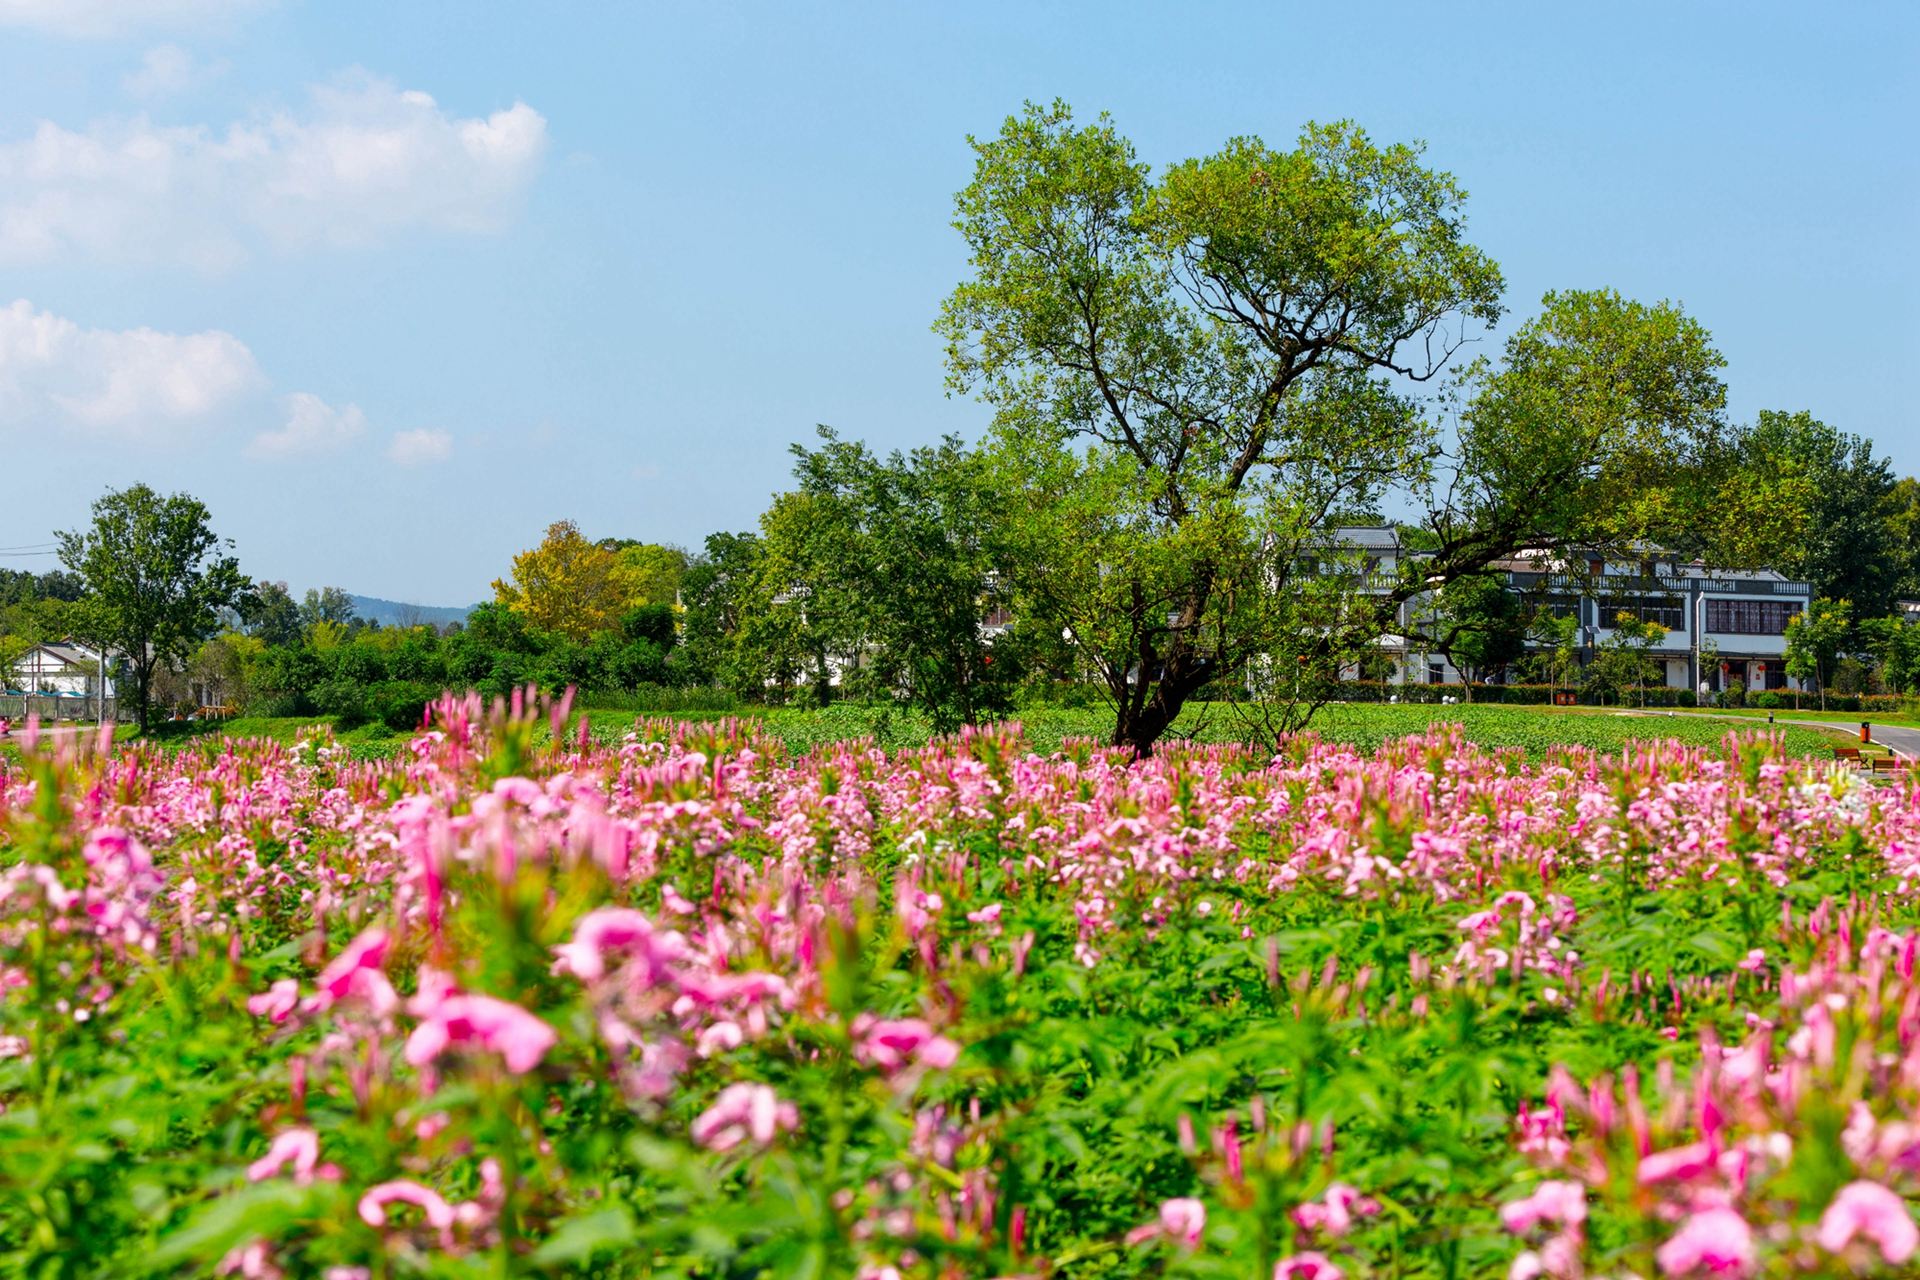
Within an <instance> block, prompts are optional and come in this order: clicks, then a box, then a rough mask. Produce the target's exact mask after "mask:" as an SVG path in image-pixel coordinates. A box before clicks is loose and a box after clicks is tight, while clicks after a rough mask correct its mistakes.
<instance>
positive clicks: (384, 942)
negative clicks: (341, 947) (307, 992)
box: [317, 925, 390, 1008]
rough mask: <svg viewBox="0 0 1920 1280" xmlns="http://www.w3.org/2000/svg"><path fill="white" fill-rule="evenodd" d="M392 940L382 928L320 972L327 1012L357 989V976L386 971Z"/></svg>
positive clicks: (360, 939) (366, 935)
mask: <svg viewBox="0 0 1920 1280" xmlns="http://www.w3.org/2000/svg"><path fill="white" fill-rule="evenodd" d="M389 941H390V939H389V938H388V936H387V931H386V930H385V929H382V928H381V927H380V926H378V925H375V926H374V927H373V928H371V929H368V930H366V931H365V932H363V933H361V935H360V936H359V937H357V938H355V939H354V940H353V941H352V942H349V943H348V944H347V949H346V950H345V951H342V952H341V953H340V954H339V955H337V956H335V957H334V958H333V963H332V964H329V965H328V966H327V967H326V968H324V969H322V970H321V971H320V978H319V982H318V984H317V985H318V986H319V988H320V1005H321V1007H322V1008H325V1007H326V1006H327V1005H330V1004H332V1003H333V1002H334V1001H336V1000H342V999H345V998H346V996H347V994H348V993H349V992H350V991H351V990H352V989H353V979H354V975H355V974H357V973H359V972H360V971H361V970H362V969H372V970H374V971H375V972H379V971H380V970H381V969H383V968H385V967H386V963H387V946H388V943H389Z"/></svg>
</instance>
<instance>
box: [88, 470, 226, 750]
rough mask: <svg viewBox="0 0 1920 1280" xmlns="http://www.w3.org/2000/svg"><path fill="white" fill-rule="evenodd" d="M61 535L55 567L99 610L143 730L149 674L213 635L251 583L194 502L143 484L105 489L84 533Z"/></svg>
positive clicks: (147, 709) (150, 683)
mask: <svg viewBox="0 0 1920 1280" xmlns="http://www.w3.org/2000/svg"><path fill="white" fill-rule="evenodd" d="M57 536H58V538H59V541H60V560H61V563H63V564H64V565H66V567H67V568H68V569H70V570H72V571H73V572H74V573H76V574H78V575H80V577H81V578H82V579H83V580H84V581H85V582H86V584H87V591H88V596H89V598H90V599H91V600H92V601H93V602H94V604H95V605H96V606H97V608H98V609H99V610H100V613H101V617H102V624H101V625H102V629H103V630H104V631H105V633H106V635H105V637H104V638H106V639H109V640H111V641H112V643H113V644H115V645H116V646H118V647H119V648H120V649H121V650H122V651H123V652H124V654H125V662H126V665H127V669H128V670H129V671H130V672H131V673H132V674H133V677H134V684H135V689H136V696H137V699H138V705H139V712H140V727H141V729H142V730H145V729H146V728H147V727H148V725H149V718H150V715H151V708H150V706H149V694H150V692H151V691H152V688H153V673H154V669H155V668H156V667H157V666H158V665H159V664H160V663H162V662H174V661H178V660H181V659H184V658H185V657H186V655H187V654H189V653H190V652H192V650H193V649H194V648H195V647H196V646H198V645H199V644H200V643H201V642H202V641H204V640H206V639H207V638H208V637H210V636H212V635H214V634H215V633H216V632H218V631H219V630H220V625H221V612H222V611H223V610H226V609H230V608H233V607H236V606H237V605H238V604H239V603H240V602H241V601H242V600H243V599H244V597H245V595H246V592H247V588H248V584H247V580H246V579H245V578H244V577H242V576H241V574H240V568H239V565H238V563H237V562H236V561H235V560H234V558H233V556H231V555H229V554H226V552H227V550H228V549H229V548H230V547H231V546H232V543H231V542H229V541H226V540H224V539H222V538H220V537H219V536H217V535H216V534H215V533H214V532H213V527H212V518H211V516H210V515H209V514H208V512H207V508H206V506H205V505H204V504H202V503H201V502H200V500H199V499H197V498H195V497H192V496H191V495H189V494H184V493H176V494H172V495H169V496H166V497H162V496H161V495H160V494H158V493H155V492H154V491H153V490H152V489H150V488H148V487H147V486H146V485H144V484H136V485H133V486H131V487H130V488H126V489H121V490H117V491H109V492H108V493H106V494H105V495H103V496H102V497H101V498H100V499H99V500H98V501H96V502H95V503H94V504H93V523H92V525H91V526H90V527H89V528H87V529H84V530H81V531H78V532H72V533H68V532H62V533H60V534H59V535H57Z"/></svg>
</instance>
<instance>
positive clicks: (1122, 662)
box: [938, 103, 1501, 751]
mask: <svg viewBox="0 0 1920 1280" xmlns="http://www.w3.org/2000/svg"><path fill="white" fill-rule="evenodd" d="M974 149H975V152H976V155H977V162H976V166H975V171H974V178H973V181H972V183H970V184H969V185H968V186H967V188H966V189H965V190H963V191H962V192H960V194H959V195H958V197H957V198H956V202H955V205H956V214H957V217H956V224H955V225H956V226H957V227H958V228H959V229H960V231H961V233H962V235H963V236H964V237H965V238H966V241H967V245H968V249H969V251H970V255H971V257H970V261H971V268H972V274H971V278H970V279H969V280H967V281H965V282H963V283H962V284H960V285H959V286H958V287H957V288H956V289H955V290H954V291H953V293H952V295H951V296H950V297H949V298H948V299H947V301H946V303H945V305H944V307H943V309H942V313H941V319H940V322H939V325H938V328H939V330H940V332H941V334H942V336H943V337H944V338H945V340H946V342H947V360H948V368H949V374H950V384H951V385H952V386H953V388H954V389H955V390H958V391H977V392H978V393H979V394H980V395H981V396H982V397H983V398H984V399H985V400H987V401H988V403H990V404H992V405H993V406H994V408H995V411H996V413H995V428H994V437H993V448H994V451H995V452H996V454H997V455H998V457H999V459H1000V462H1001V465H1002V468H1003V470H1004V474H1005V476H1006V481H1005V483H1003V485H1002V491H1003V492H1004V493H1005V494H1006V495H1007V497H1008V503H1009V507H1010V511H1009V520H1010V524H1011V526H1012V533H1011V537H1012V541H1013V543H1014V545H1015V548H1016V550H1015V552H1014V554H1013V555H1012V556H1010V558H1009V562H1008V564H1007V570H1008V586H1009V587H1010V589H1011V590H1012V593H1013V595H1014V598H1015V612H1016V613H1017V614H1018V615H1019V616H1021V617H1023V618H1028V619H1030V620H1031V621H1032V623H1033V624H1034V630H1035V632H1036V633H1038V634H1044V635H1048V636H1051V635H1058V634H1062V633H1064V634H1065V636H1066V643H1067V644H1068V645H1069V646H1070V647H1071V657H1070V660H1071V661H1073V662H1075V663H1078V664H1080V665H1082V666H1084V667H1085V668H1087V669H1088V670H1090V671H1091V673H1092V674H1093V675H1094V676H1095V677H1096V678H1098V679H1100V680H1102V681H1103V682H1104V683H1105V684H1106V685H1107V686H1108V689H1109V693H1110V696H1111V698H1112V701H1113V703H1114V705H1115V707H1116V709H1117V717H1116V725H1115V728H1114V734H1113V736H1114V740H1115V741H1116V742H1124V743H1127V744H1128V745H1131V746H1133V747H1135V748H1136V749H1137V750H1142V751H1145V750H1150V749H1151V748H1152V746H1153V743H1154V742H1155V741H1156V740H1157V739H1158V738H1159V737H1160V736H1161V735H1162V734H1163V733H1164V732H1166V730H1167V728H1168V726H1170V724H1171V723H1172V721H1173V719H1174V717H1175V716H1176V715H1177V714H1178V712H1179V710H1180V707H1181V706H1182V705H1183V704H1184V702H1185V701H1186V699H1187V698H1189V697H1191V696H1192V695H1193V694H1194V693H1195V692H1196V691H1197V690H1198V689H1200V688H1201V687H1203V686H1204V685H1206V684H1207V683H1208V682H1209V681H1211V680H1213V679H1215V678H1216V677H1217V676H1219V675H1220V674H1222V673H1224V672H1237V671H1238V670H1239V669H1240V668H1241V666H1242V665H1243V664H1244V662H1245V661H1246V660H1247V659H1248V658H1249V657H1250V656H1251V655H1254V654H1261V653H1265V654H1272V653H1276V652H1280V651H1287V652H1285V654H1284V656H1283V657H1282V658H1281V659H1280V662H1281V664H1282V665H1283V666H1284V665H1286V663H1287V662H1289V661H1291V659H1292V658H1293V657H1294V656H1295V654H1294V652H1293V651H1294V650H1306V649H1310V648H1314V647H1315V646H1312V645H1310V644H1303V643H1300V641H1301V639H1302V637H1305V636H1307V635H1308V634H1310V633H1311V632H1312V631H1313V630H1314V629H1315V628H1320V629H1322V630H1324V627H1325V623H1326V618H1325V617H1324V610H1323V609H1322V608H1320V607H1317V606H1318V604H1319V602H1316V607H1312V608H1308V609H1306V610H1296V609H1293V608H1291V607H1288V606H1289V602H1291V601H1292V600H1293V599H1294V598H1295V596H1296V592H1294V591H1293V590H1290V589H1289V588H1288V586H1287V584H1283V583H1276V582H1274V581H1272V578H1273V575H1274V574H1275V572H1276V571H1278V572H1279V573H1281V574H1284V573H1285V568H1284V566H1286V565H1287V564H1289V563H1291V560H1292V553H1293V552H1294V551H1295V550H1297V549H1298V548H1299V547H1300V546H1301V545H1303V544H1305V543H1306V542H1308V541H1310V540H1311V539H1313V538H1314V537H1315V536H1316V534H1315V531H1316V530H1317V529H1318V528H1319V527H1320V526H1321V525H1323V524H1324V523H1325V521H1326V517H1327V516H1328V515H1330V514H1331V513H1333V512H1334V511H1339V510H1351V509H1355V508H1365V507H1369V506H1372V505H1373V504H1374V503H1375V502H1376V501H1377V500H1378V498H1379V497H1380V495H1381V494H1382V493H1383V492H1384V491H1385V490H1386V489H1388V488H1389V487H1391V486H1392V485H1394V484H1397V483H1404V482H1407V481H1409V480H1412V479H1417V478H1418V477H1420V476H1421V475H1423V474H1424V471H1425V468H1426V466H1427V464H1428V462H1429V461H1430V459H1431V457H1432V450H1433V443H1434V436H1433V434H1432V431H1431V429H1430V428H1429V427H1428V426H1427V425H1426V424H1424V423H1422V422H1420V421H1419V420H1418V417H1417V415H1416V414H1415V412H1414V410H1413V407H1412V405H1411V404H1410V403H1409V402H1407V401H1406V400H1405V399H1403V398H1402V397H1401V396H1399V395H1397V394H1396V393H1395V392H1394V391H1393V390H1391V389H1390V388H1389V387H1388V386H1387V385H1386V384H1385V383H1383V382H1381V381H1379V380H1378V379H1376V378H1374V377H1373V376H1372V375H1373V373H1374V372H1375V371H1376V370H1381V369H1385V370H1392V371H1396V372H1403V373H1409V374H1415V375H1422V376H1424V375H1428V374H1431V373H1433V372H1435V371H1436V370H1437V368H1438V367H1439V365H1440V364H1441V363H1443V362H1444V360H1445V358H1446V356H1447V355H1448V354H1450V353H1451V351H1452V350H1453V348H1454V346H1455V345H1456V344H1457V342H1458V340H1459V338H1460V336H1461V335H1460V332H1459V329H1458V328H1457V325H1458V323H1460V322H1466V321H1473V322H1478V323H1491V322H1492V321H1493V320H1494V319H1495V318H1497V316H1498V315H1499V294H1500V288H1501V281H1500V274H1499V271H1498V269H1497V268H1496V267H1495V266H1494V264H1493V263H1492V262H1491V260H1489V259H1488V258H1487V257H1486V256H1485V255H1484V254H1483V253H1481V252H1480V251H1479V250H1478V249H1476V248H1474V247H1473V246H1471V245H1469V244H1468V243H1466V241H1465V239H1464V235H1463V227H1464V223H1463V218H1462V215H1461V211H1462V205H1463V201H1464V195H1463V193H1462V192H1461V191H1460V189H1459V188H1458V186H1457V185H1456V184H1455V183H1454V181H1453V180H1452V178H1451V177H1449V176H1448V175H1446V174H1444V173H1439V172H1436V171H1433V170H1429V169H1427V168H1425V167H1423V166H1422V164H1421V162H1420V155H1419V152H1418V150H1417V149H1416V148H1413V147H1408V146H1387V147H1380V146H1376V145H1375V144H1374V143H1373V141H1372V140H1371V139H1369V138H1368V137H1367V135H1366V134H1365V133H1364V132H1362V131H1361V130H1359V129H1358V128H1356V127H1354V126H1352V125H1350V124H1345V123H1340V124H1333V125H1309V126H1307V128H1306V129H1305V130H1303V131H1302V133H1301V135H1300V138H1299V140H1298V142H1297V144H1296V146H1295V147H1294V148H1293V149H1292V150H1287V151H1277V150H1274V149H1272V148H1269V147H1267V146H1266V145H1265V144H1264V143H1262V142H1260V141H1259V140H1258V139H1253V138H1238V139H1234V140H1232V141H1230V142H1229V143H1228V144H1227V145H1226V146H1225V147H1224V148H1223V149H1222V150H1221V151H1219V152H1217V153H1215V154H1213V155H1211V156H1208V157H1204V158H1201V159H1196V160H1189V161H1186V162H1184V163H1181V164H1177V165H1174V166H1173V167H1171V168H1170V169H1168V171H1167V172H1166V174H1165V176H1164V177H1163V178H1162V179H1161V180H1160V181H1158V182H1156V181H1154V179H1153V178H1152V177H1151V176H1150V173H1149V171H1148V169H1147V167H1146V166H1145V165H1144V164H1141V163H1140V162H1139V161H1138V160H1137V158H1136V156H1135V153H1134V150H1133V148H1132V145H1131V144H1130V143H1128V142H1127V141H1126V140H1125V139H1124V138H1122V137H1121V136H1120V135H1119V134H1118V133H1117V132H1116V131H1115V129H1114V128H1113V125H1112V123H1111V122H1110V121H1109V120H1108V119H1107V118H1106V117H1104V116H1102V117H1101V118H1100V119H1099V120H1097V121H1096V122H1095V123H1093V124H1091V125H1087V126H1078V125H1076V124H1075V123H1074V121H1073V119H1072V115H1071V112H1070V111H1069V110H1068V108H1067V107H1066V106H1065V105H1064V104H1061V103H1055V104H1054V105H1053V106H1052V107H1039V106H1034V105H1031V104H1030V105H1029V106H1028V107H1027V108H1026V110H1025V111H1024V112H1023V113H1022V114H1021V115H1018V116H1014V117H1011V118H1009V119H1008V120H1007V121H1006V123H1005V125H1004V126H1003V127H1002V129H1001V131H1000V133H999V135H998V136H997V137H995V138H992V139H989V140H985V141H980V140H975V142H974ZM1303 615H1304V616H1303ZM1303 656H1308V657H1309V659H1310V660H1312V658H1313V657H1314V656H1315V655H1313V654H1304V655H1303ZM1320 656H1324V655H1320ZM1336 665H1337V663H1336ZM1286 683H1287V684H1288V686H1289V687H1291V686H1292V682H1291V680H1289V681H1287V682H1286Z"/></svg>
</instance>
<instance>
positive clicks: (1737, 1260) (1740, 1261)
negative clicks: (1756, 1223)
mask: <svg viewBox="0 0 1920 1280" xmlns="http://www.w3.org/2000/svg"><path fill="white" fill-rule="evenodd" d="M1654 1259H1655V1261H1657V1262H1659V1264H1660V1269H1661V1270H1662V1271H1664V1272H1666V1273H1667V1274H1668V1275H1670V1276H1684V1275H1691V1274H1692V1273H1694V1272H1695V1271H1699V1270H1705V1271H1706V1272H1707V1273H1708V1274H1709V1275H1716V1276H1721V1275H1731V1276H1743V1275H1746V1274H1747V1273H1748V1272H1750V1271H1752V1270H1753V1261H1754V1258H1753V1228H1751V1227H1749V1226H1748V1225H1747V1220H1746V1219H1745V1218H1742V1217H1741V1216H1740V1215H1739V1214H1737V1213H1735V1212H1734V1211H1733V1210H1731V1209H1708V1210H1706V1211H1705V1212H1703V1213H1696V1214H1694V1215H1693V1216H1692V1217H1690V1218H1688V1219H1687V1220H1686V1222H1684V1223H1682V1224H1681V1227H1680V1230H1679V1231H1677V1232H1675V1233H1674V1236H1673V1238H1672V1239H1671V1240H1668V1241H1667V1242H1666V1243H1665V1244H1663V1245H1661V1246H1660V1248H1659V1249H1658V1250H1657V1251H1656V1252H1655V1253H1654Z"/></svg>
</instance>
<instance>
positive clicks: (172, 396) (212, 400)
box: [0, 299, 266, 441]
mask: <svg viewBox="0 0 1920 1280" xmlns="http://www.w3.org/2000/svg"><path fill="white" fill-rule="evenodd" d="M265 386H266V377H265V375H264V374H262V373H261V371H260V366H259V363H258V362H257V361H255V359H254V357H253V352H252V351H250V350H248V349H247V345H246V344H245V343H244V342H241V341H240V340H239V339H238V338H236V337H234V336H233V335H232V334H230V333H224V332H221V331H220V330H217V329H210V330H206V331H203V332H200V333H165V332H161V331H159V330H155V329H146V328H141V329H89V328H84V327H82V326H81V325H79V324H76V323H75V322H74V321H72V320H69V319H66V318H64V317H62V316H57V315H54V314H53V313H52V312H50V311H43V310H40V309H38V308H36V307H35V306H34V305H33V304H32V303H30V302H28V301H26V300H25V299H21V300H19V301H17V302H14V303H12V304H11V305H9V306H6V307H4V308H0V426H28V425H31V426H39V427H54V428H59V427H66V428H69V429H72V428H78V429H82V430H84V431H87V432H89V433H93V434H98V435H111V436H117V437H122V438H128V439H146V440H157V441H169V440H175V439H178V438H180V437H182V436H186V435H191V434H193V433H195V432H196V431H197V430H200V429H204V428H206V427H208V426H210V425H213V424H215V423H217V422H219V421H221V420H222V419H223V417H224V416H225V415H228V414H230V413H232V412H233V411H234V410H235V409H237V408H238V407H240V406H242V405H243V404H245V403H246V401H247V400H248V399H249V398H250V397H252V396H255V395H257V394H258V393H259V392H260V391H261V390H262V389H263V388H264V387H265Z"/></svg>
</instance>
